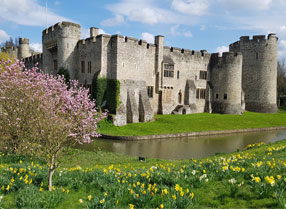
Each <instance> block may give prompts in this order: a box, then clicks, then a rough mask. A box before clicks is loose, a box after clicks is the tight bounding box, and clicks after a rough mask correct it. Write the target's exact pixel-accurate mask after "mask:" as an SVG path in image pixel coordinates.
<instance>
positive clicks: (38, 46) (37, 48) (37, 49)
mask: <svg viewBox="0 0 286 209" xmlns="http://www.w3.org/2000/svg"><path fill="white" fill-rule="evenodd" d="M30 48H31V49H32V50H34V51H35V52H42V51H43V50H42V44H40V43H31V44H30Z"/></svg>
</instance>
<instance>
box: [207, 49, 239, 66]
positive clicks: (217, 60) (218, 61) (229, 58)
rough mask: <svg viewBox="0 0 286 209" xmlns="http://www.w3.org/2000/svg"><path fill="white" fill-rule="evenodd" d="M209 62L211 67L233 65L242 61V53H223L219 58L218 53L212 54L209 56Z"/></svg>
mask: <svg viewBox="0 0 286 209" xmlns="http://www.w3.org/2000/svg"><path fill="white" fill-rule="evenodd" d="M211 60H212V64H213V65H224V64H234V63H237V62H241V61H242V53H241V52H223V53H222V56H220V53H213V54H212V55H211Z"/></svg>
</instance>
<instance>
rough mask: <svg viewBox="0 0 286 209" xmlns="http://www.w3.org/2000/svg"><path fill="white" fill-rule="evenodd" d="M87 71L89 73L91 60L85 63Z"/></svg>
mask: <svg viewBox="0 0 286 209" xmlns="http://www.w3.org/2000/svg"><path fill="white" fill-rule="evenodd" d="M87 73H91V62H88V63H87Z"/></svg>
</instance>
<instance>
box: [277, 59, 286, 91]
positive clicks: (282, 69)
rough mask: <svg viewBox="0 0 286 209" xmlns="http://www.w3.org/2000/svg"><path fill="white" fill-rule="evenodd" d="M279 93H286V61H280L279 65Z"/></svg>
mask: <svg viewBox="0 0 286 209" xmlns="http://www.w3.org/2000/svg"><path fill="white" fill-rule="evenodd" d="M277 95H278V96H279V95H286V61H285V58H284V59H281V60H279V61H278V65H277Z"/></svg>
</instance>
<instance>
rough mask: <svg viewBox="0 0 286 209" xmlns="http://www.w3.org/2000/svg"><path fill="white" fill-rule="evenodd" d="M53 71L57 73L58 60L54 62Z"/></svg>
mask: <svg viewBox="0 0 286 209" xmlns="http://www.w3.org/2000/svg"><path fill="white" fill-rule="evenodd" d="M54 71H55V72H58V60H54Z"/></svg>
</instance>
